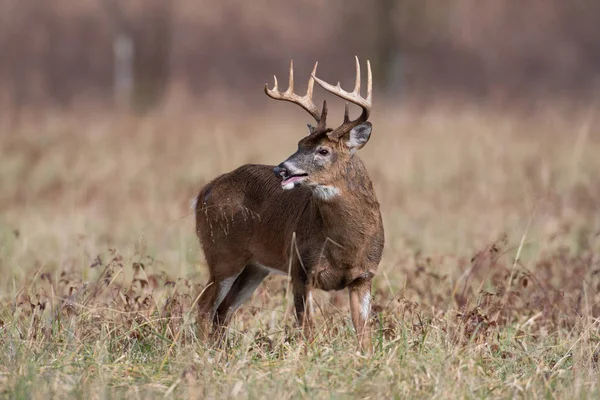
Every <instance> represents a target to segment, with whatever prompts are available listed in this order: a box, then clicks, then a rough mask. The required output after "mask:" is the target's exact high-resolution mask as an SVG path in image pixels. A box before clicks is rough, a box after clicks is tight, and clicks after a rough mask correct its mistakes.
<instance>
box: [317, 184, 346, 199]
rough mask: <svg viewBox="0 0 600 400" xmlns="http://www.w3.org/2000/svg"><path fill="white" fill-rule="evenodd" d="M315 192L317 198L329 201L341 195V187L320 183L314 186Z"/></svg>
mask: <svg viewBox="0 0 600 400" xmlns="http://www.w3.org/2000/svg"><path fill="white" fill-rule="evenodd" d="M313 193H314V195H315V197H316V198H318V199H320V200H323V201H329V200H332V199H335V198H336V197H338V196H339V195H340V189H338V188H336V187H335V186H327V185H318V186H316V187H315V188H313Z"/></svg>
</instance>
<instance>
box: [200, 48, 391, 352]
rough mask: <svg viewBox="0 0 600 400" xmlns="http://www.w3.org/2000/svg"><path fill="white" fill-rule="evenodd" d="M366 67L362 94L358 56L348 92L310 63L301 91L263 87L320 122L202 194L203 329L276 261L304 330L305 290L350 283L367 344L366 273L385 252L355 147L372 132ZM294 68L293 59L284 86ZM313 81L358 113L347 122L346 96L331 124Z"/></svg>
mask: <svg viewBox="0 0 600 400" xmlns="http://www.w3.org/2000/svg"><path fill="white" fill-rule="evenodd" d="M367 66H368V77H369V79H368V80H369V82H368V88H367V92H368V95H367V98H366V99H363V98H362V97H360V94H359V88H360V68H359V62H358V58H357V59H356V68H357V79H356V84H355V91H354V92H352V93H347V92H344V91H343V90H342V89H341V88H339V87H333V86H331V87H330V85H328V84H327V83H325V82H323V81H321V80H319V79H318V78H316V77H315V76H314V74H315V73H316V65H315V68H314V69H313V73H312V75H311V79H310V80H309V85H308V90H307V94H306V96H304V97H299V96H297V95H295V94H294V93H293V92H292V90H291V89H289V90H288V91H286V92H285V93H281V92H279V91H278V89H277V84H275V88H274V89H273V90H270V89H268V87H265V92H266V93H267V95H268V96H270V97H272V98H274V99H277V100H287V101H291V102H293V103H295V104H298V105H300V106H301V107H302V108H304V109H305V110H306V111H308V112H309V113H310V114H311V115H312V116H313V117H314V118H315V120H316V121H317V122H318V126H317V127H311V126H309V129H310V132H309V133H310V134H309V135H308V136H307V137H305V138H303V139H302V140H300V142H299V143H298V151H296V153H294V154H293V155H291V156H290V157H289V158H288V159H287V160H286V161H284V162H283V163H281V164H280V165H279V166H278V167H276V168H275V167H273V166H267V165H244V166H241V167H239V168H238V169H236V170H234V171H232V172H229V173H227V174H224V175H221V176H219V177H218V178H216V179H215V180H213V181H212V182H210V183H209V184H208V185H206V186H205V187H204V188H203V189H202V190H201V191H200V193H199V194H198V197H197V203H196V230H197V234H198V237H199V238H200V242H201V244H202V247H203V249H204V254H205V256H206V261H207V264H208V268H209V272H210V280H209V283H208V285H207V286H206V287H205V289H204V291H203V293H202V295H201V296H200V299H199V313H198V324H199V329H200V331H201V332H202V333H204V334H205V333H206V332H207V330H208V328H209V327H208V326H207V325H209V324H212V325H213V328H219V327H224V326H226V324H227V322H228V320H229V317H230V316H231V314H232V313H233V311H235V309H236V308H237V307H238V306H239V305H240V304H241V303H243V302H244V301H245V300H247V299H248V298H249V297H250V295H251V294H252V292H253V291H254V290H255V289H256V287H257V286H258V285H259V284H260V283H261V281H262V280H263V279H264V278H265V277H266V276H267V275H268V274H269V272H272V271H274V270H275V271H281V272H282V273H285V274H289V276H290V278H291V280H292V289H293V295H294V306H295V309H296V317H297V320H298V322H299V323H300V324H301V325H303V326H304V328H305V333H306V334H308V335H310V334H311V329H312V323H311V316H310V307H306V305H307V302H308V300H309V293H310V290H311V289H313V288H315V289H321V290H327V291H329V290H341V289H344V288H348V289H349V295H350V309H351V315H352V322H353V324H354V327H355V329H356V332H357V335H358V338H359V345H360V346H361V347H362V348H363V349H368V348H370V337H369V330H368V313H369V310H370V306H369V302H370V293H371V278H372V277H373V275H374V274H375V272H376V270H377V267H378V265H379V261H380V260H381V253H382V251H383V243H384V235H383V224H382V221H381V213H380V211H379V203H378V202H377V197H376V196H375V191H374V190H373V184H372V183H371V180H370V179H369V175H368V173H367V170H366V168H365V166H364V164H363V163H362V161H361V160H360V159H359V158H358V157H357V156H356V155H355V154H354V153H355V152H356V151H357V150H359V149H360V148H362V147H363V146H364V145H365V144H366V143H367V141H368V140H369V137H370V134H371V124H370V123H369V122H367V119H368V116H369V113H370V108H371V94H372V86H371V69H370V64H369V63H367ZM292 68H293V67H292V65H290V88H292V87H293V69H292ZM314 80H317V82H319V85H321V86H323V87H324V88H325V89H326V90H328V91H330V92H332V93H334V94H336V95H337V96H339V97H342V98H344V99H346V100H347V101H351V102H353V103H356V104H358V105H360V106H361V108H362V109H363V112H362V114H361V116H360V117H359V118H357V119H356V120H354V121H351V120H350V118H349V110H348V105H346V110H345V116H344V123H343V124H342V125H341V126H340V127H338V128H337V129H335V130H333V129H329V128H327V125H326V117H327V104H326V103H323V109H322V111H321V114H320V115H319V114H318V111H317V109H316V107H315V106H314V103H313V102H312V88H313V83H314ZM282 179H283V180H284V181H283V182H282ZM288 179H290V180H288ZM285 181H287V184H286V182H285ZM282 185H284V186H282ZM283 187H285V188H286V189H287V190H284V189H283ZM218 331H219V329H218V330H217V332H218ZM203 336H205V335H203Z"/></svg>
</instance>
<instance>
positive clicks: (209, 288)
mask: <svg viewBox="0 0 600 400" xmlns="http://www.w3.org/2000/svg"><path fill="white" fill-rule="evenodd" d="M229 261H230V262H228V263H222V262H219V263H218V264H216V265H215V264H212V265H211V264H209V265H210V266H211V268H210V270H211V278H210V280H209V282H208V284H207V285H206V287H205V288H204V290H203V291H202V293H201V294H200V298H199V299H198V315H197V318H196V322H197V325H198V337H199V339H200V340H203V341H206V340H208V339H209V335H210V332H211V331H213V330H214V329H215V328H216V325H215V323H214V322H215V315H216V314H217V310H218V309H219V306H220V305H221V303H222V302H223V300H224V299H225V298H226V297H227V294H228V293H229V292H230V291H231V288H232V286H233V285H234V283H235V281H236V279H237V278H238V277H239V276H240V275H241V274H242V272H243V271H244V266H245V264H246V261H247V260H243V261H240V260H237V262H231V261H233V260H229ZM232 266H233V268H232ZM213 267H214V268H213ZM224 271H227V273H224Z"/></svg>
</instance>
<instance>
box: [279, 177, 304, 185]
mask: <svg viewBox="0 0 600 400" xmlns="http://www.w3.org/2000/svg"><path fill="white" fill-rule="evenodd" d="M304 178H306V175H297V176H290V177H289V178H286V179H284V180H283V181H281V184H282V185H287V184H289V183H294V182H298V181H301V180H302V179H304Z"/></svg>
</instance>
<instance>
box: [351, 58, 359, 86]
mask: <svg viewBox="0 0 600 400" xmlns="http://www.w3.org/2000/svg"><path fill="white" fill-rule="evenodd" d="M354 59H355V60H356V80H355V81H354V91H353V92H352V94H355V95H358V96H360V62H359V61H358V56H354Z"/></svg>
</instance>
